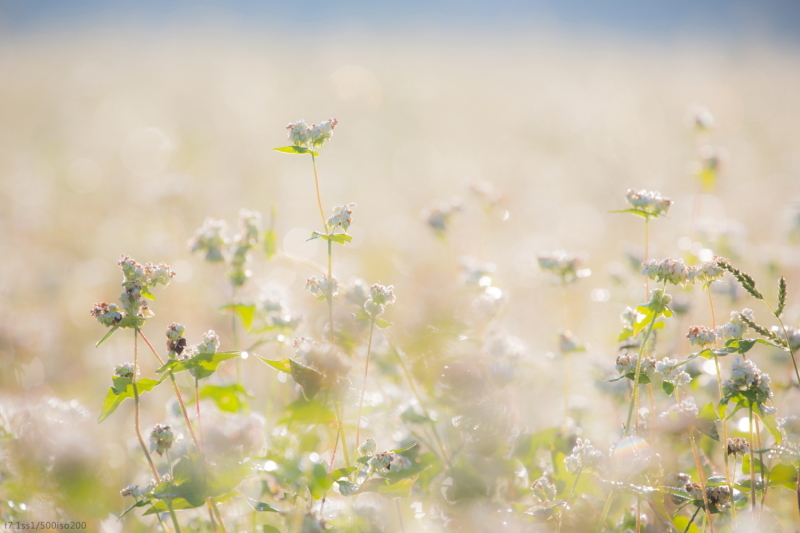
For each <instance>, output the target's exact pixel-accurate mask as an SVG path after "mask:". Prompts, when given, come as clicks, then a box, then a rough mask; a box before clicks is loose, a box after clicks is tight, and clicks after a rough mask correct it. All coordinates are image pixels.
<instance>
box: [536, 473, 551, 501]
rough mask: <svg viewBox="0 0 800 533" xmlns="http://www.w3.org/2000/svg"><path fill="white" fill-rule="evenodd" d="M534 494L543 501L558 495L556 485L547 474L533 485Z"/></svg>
mask: <svg viewBox="0 0 800 533" xmlns="http://www.w3.org/2000/svg"><path fill="white" fill-rule="evenodd" d="M531 490H532V491H533V495H534V496H536V498H537V499H538V500H539V501H540V502H541V503H544V502H549V501H552V500H554V499H555V497H556V486H555V485H554V484H553V482H552V481H550V478H548V477H547V476H542V477H540V478H539V479H537V480H536V481H534V482H533V484H532V485H531Z"/></svg>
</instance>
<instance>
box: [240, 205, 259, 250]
mask: <svg viewBox="0 0 800 533" xmlns="http://www.w3.org/2000/svg"><path fill="white" fill-rule="evenodd" d="M236 237H237V242H238V243H239V244H240V245H242V246H255V245H256V244H258V241H259V240H260V238H261V213H259V212H258V211H252V210H250V209H240V210H239V234H238V235H237V236H236Z"/></svg>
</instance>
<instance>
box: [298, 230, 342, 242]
mask: <svg viewBox="0 0 800 533" xmlns="http://www.w3.org/2000/svg"><path fill="white" fill-rule="evenodd" d="M314 239H325V240H326V241H331V242H338V243H339V244H344V243H347V242H350V241H352V240H353V237H352V236H350V235H348V234H347V233H331V234H325V233H320V232H318V231H314V232H312V233H311V237H309V238H308V239H306V240H308V241H313V240H314Z"/></svg>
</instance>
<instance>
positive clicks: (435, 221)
mask: <svg viewBox="0 0 800 533" xmlns="http://www.w3.org/2000/svg"><path fill="white" fill-rule="evenodd" d="M461 209H462V207H461V199H460V198H453V199H452V200H450V201H449V202H439V203H438V204H436V205H435V206H433V207H431V208H429V209H427V210H425V211H423V212H422V218H423V219H424V220H425V222H427V224H428V226H430V227H431V229H432V230H433V231H435V232H436V233H437V234H443V233H444V232H445V231H447V226H448V225H449V224H450V219H451V218H452V217H453V215H454V214H455V213H457V212H459V211H461Z"/></svg>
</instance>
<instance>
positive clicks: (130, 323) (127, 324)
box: [94, 316, 145, 348]
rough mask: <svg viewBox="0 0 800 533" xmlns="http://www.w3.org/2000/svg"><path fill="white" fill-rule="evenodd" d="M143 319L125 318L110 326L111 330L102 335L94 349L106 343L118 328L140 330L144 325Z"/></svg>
mask: <svg viewBox="0 0 800 533" xmlns="http://www.w3.org/2000/svg"><path fill="white" fill-rule="evenodd" d="M144 322H145V319H144V318H141V317H136V316H126V317H124V318H123V319H122V320H120V321H119V322H118V323H117V324H116V325H114V326H111V329H110V330H108V333H106V334H105V335H103V338H102V339H100V340H99V341H97V343H96V344H95V345H94V346H95V348H97V347H98V346H100V345H101V344H103V343H104V342H106V341H107V340H108V339H110V338H111V336H112V335H113V334H114V333H116V331H117V330H118V329H120V328H140V327H142V325H144Z"/></svg>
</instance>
